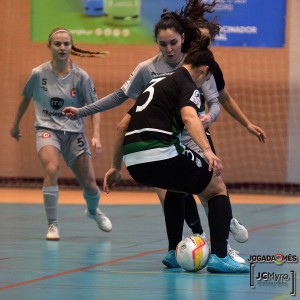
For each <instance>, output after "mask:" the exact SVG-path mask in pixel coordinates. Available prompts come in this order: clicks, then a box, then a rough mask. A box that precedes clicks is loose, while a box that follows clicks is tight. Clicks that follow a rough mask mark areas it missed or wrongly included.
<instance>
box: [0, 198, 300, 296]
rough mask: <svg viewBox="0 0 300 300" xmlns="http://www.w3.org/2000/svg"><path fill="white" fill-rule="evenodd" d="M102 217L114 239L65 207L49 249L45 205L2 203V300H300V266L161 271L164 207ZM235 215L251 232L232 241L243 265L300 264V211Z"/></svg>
mask: <svg viewBox="0 0 300 300" xmlns="http://www.w3.org/2000/svg"><path fill="white" fill-rule="evenodd" d="M142 197H143V194H142V193H141V198H142ZM154 197H156V196H155V195H154ZM270 197H271V196H270ZM198 208H199V212H200V216H201V219H202V224H203V227H204V228H205V231H206V232H207V233H208V229H207V228H208V227H207V218H206V216H205V215H204V212H203V209H202V207H201V205H200V204H199V205H198ZM101 209H102V210H103V212H105V213H106V214H107V215H108V216H109V217H110V219H111V220H112V223H113V230H112V231H111V232H110V233H105V232H102V231H100V230H99V229H98V228H97V227H96V224H95V223H94V222H93V221H92V220H90V219H88V218H86V217H85V215H84V205H83V204H82V205H77V204H76V205H72V204H61V205H60V207H59V219H60V229H61V240H60V241H59V242H49V241H46V240H45V234H46V230H47V224H46V218H45V212H44V207H43V206H42V204H18V203H15V204H13V203H1V204H0V299H1V300H2V299H5V300H6V299H9V300H11V299H14V300H15V299H22V300H23V299H24V300H27V299H28V300H41V299H43V300H48V299H49V300H50V299H63V300H69V299H72V300H77V299H78V300H82V299H85V300H93V299H101V300H118V299H120V300H121V299H122V300H135V299H142V300H148V299H151V300H152V299H154V300H169V299H170V300H177V299H180V300H186V299H187V300H193V299H212V300H217V299H222V300H226V299H230V300H235V299H243V300H246V299H251V300H252V299H256V300H261V299H276V300H279V299H300V280H299V276H300V263H295V262H285V263H283V264H275V263H274V262H268V263H262V262H255V263H254V265H253V266H252V273H251V276H250V274H210V273H208V272H207V271H206V269H204V270H201V271H200V272H196V273H189V272H186V271H183V270H182V269H167V268H165V267H164V265H163V264H162V263H161V260H162V259H163V258H164V255H165V253H166V250H167V241H166V233H165V225H164V219H163V214H162V209H161V206H160V205H159V204H158V202H157V204H155V205H153V204H150V205H132V204H131V205H127V204H124V205H120V204H116V205H108V204H104V205H102V206H101ZM233 211H234V215H235V217H236V218H237V219H238V220H240V221H241V222H242V223H243V224H245V225H246V227H247V228H248V230H249V241H248V242H247V243H245V244H238V243H236V242H235V241H234V240H233V238H232V237H231V238H230V244H231V246H232V248H234V249H236V250H238V251H240V255H241V256H243V257H244V258H245V259H248V258H249V257H250V256H255V257H258V256H260V255H264V258H267V257H269V256H272V255H276V254H278V253H282V254H283V255H284V256H286V258H287V257H288V255H290V257H292V256H291V255H294V256H295V255H296V256H297V257H298V259H299V256H300V238H299V233H300V229H299V228H300V205H299V204H278V203H277V204H233ZM189 233H190V232H189V230H188V228H186V227H185V230H184V234H185V235H188V234H189ZM293 294H296V295H293Z"/></svg>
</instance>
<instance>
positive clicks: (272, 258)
mask: <svg viewBox="0 0 300 300" xmlns="http://www.w3.org/2000/svg"><path fill="white" fill-rule="evenodd" d="M248 261H249V262H250V263H274V264H276V265H282V264H284V263H286V262H287V263H297V262H298V256H297V255H294V254H287V255H284V254H283V253H277V254H274V255H250V258H249V259H248Z"/></svg>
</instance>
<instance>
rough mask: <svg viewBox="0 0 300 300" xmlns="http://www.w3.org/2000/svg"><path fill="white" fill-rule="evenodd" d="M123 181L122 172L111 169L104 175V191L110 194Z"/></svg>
mask: <svg viewBox="0 0 300 300" xmlns="http://www.w3.org/2000/svg"><path fill="white" fill-rule="evenodd" d="M120 180H121V171H120V170H117V169H116V168H110V169H109V170H108V171H107V172H106V174H105V175H104V181H103V190H104V192H106V193H107V194H109V192H110V189H111V188H112V187H113V186H115V185H116V184H118V183H119V182H120Z"/></svg>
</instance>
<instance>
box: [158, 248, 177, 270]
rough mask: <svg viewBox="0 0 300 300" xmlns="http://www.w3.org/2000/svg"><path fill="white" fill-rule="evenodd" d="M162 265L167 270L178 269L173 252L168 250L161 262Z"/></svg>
mask: <svg viewBox="0 0 300 300" xmlns="http://www.w3.org/2000/svg"><path fill="white" fill-rule="evenodd" d="M162 263H163V264H164V265H165V266H166V267H168V268H169V269H174V268H180V266H179V264H178V262H177V259H176V256H175V250H170V251H169V252H168V253H167V255H166V256H165V258H164V259H163V260H162Z"/></svg>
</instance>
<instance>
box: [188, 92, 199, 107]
mask: <svg viewBox="0 0 300 300" xmlns="http://www.w3.org/2000/svg"><path fill="white" fill-rule="evenodd" d="M190 100H191V101H192V102H194V103H195V104H196V106H197V107H198V108H200V106H201V97H200V92H199V91H198V90H194V93H193V95H192V96H191V98H190Z"/></svg>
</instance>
